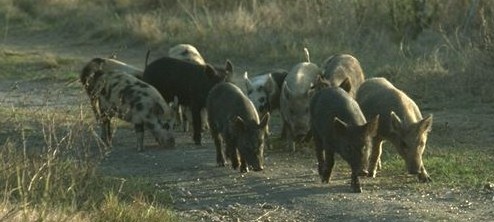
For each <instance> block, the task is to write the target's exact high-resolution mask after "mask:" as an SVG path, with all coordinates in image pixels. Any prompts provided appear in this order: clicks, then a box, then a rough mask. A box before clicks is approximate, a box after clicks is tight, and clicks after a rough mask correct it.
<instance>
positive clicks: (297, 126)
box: [280, 62, 322, 151]
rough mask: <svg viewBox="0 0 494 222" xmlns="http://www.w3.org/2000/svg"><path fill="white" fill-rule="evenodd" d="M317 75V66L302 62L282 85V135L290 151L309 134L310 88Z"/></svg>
mask: <svg viewBox="0 0 494 222" xmlns="http://www.w3.org/2000/svg"><path fill="white" fill-rule="evenodd" d="M319 75H322V70H321V69H320V68H319V67H318V66H317V65H315V64H314V63H309V62H302V63H299V64H297V65H295V66H294V67H293V68H292V69H291V70H290V72H289V73H288V75H287V76H286V78H285V81H284V83H283V86H282V89H281V96H280V113H281V117H282V120H283V126H282V135H283V136H284V137H285V139H286V142H287V145H288V147H289V148H290V150H292V151H295V142H297V141H301V140H302V139H304V138H305V137H306V136H307V135H308V134H309V129H310V126H309V103H310V98H311V97H312V95H313V90H312V89H311V88H312V87H313V85H314V81H315V80H316V77H317V76H319Z"/></svg>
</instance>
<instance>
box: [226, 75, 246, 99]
mask: <svg viewBox="0 0 494 222" xmlns="http://www.w3.org/2000/svg"><path fill="white" fill-rule="evenodd" d="M227 81H228V82H231V83H233V84H234V85H236V86H237V87H238V88H240V90H242V92H243V93H244V94H247V93H248V87H249V85H251V83H250V80H249V76H248V74H247V72H244V74H240V73H237V72H233V73H232V75H230V76H229V77H228V79H227Z"/></svg>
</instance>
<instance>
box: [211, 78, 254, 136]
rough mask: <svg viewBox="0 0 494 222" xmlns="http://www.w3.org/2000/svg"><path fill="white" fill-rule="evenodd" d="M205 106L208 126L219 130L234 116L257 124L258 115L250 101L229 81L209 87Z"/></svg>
mask: <svg viewBox="0 0 494 222" xmlns="http://www.w3.org/2000/svg"><path fill="white" fill-rule="evenodd" d="M206 108H207V111H208V119H209V124H210V127H215V128H216V129H218V130H220V131H221V130H224V129H225V127H227V126H228V123H229V121H230V120H231V119H232V118H234V117H236V116H240V117H241V118H242V119H244V120H246V121H249V122H255V123H256V124H259V116H258V114H257V111H256V110H255V107H254V105H253V104H252V102H251V101H250V100H249V98H247V96H245V95H244V94H243V93H242V91H241V89H240V88H239V87H237V86H235V85H234V84H232V83H229V82H224V83H219V84H217V85H216V86H214V87H213V88H212V89H211V91H210V92H209V95H208V98H207V102H206Z"/></svg>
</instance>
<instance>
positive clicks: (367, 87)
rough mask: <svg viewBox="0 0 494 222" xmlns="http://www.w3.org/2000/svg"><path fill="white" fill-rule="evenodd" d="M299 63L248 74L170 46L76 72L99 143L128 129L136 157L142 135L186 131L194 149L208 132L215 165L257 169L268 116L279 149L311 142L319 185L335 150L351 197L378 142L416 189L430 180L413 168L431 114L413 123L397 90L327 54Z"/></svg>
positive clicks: (418, 164)
mask: <svg viewBox="0 0 494 222" xmlns="http://www.w3.org/2000/svg"><path fill="white" fill-rule="evenodd" d="M304 50H305V60H306V61H303V62H301V63H298V64H296V65H294V66H293V68H292V69H291V70H289V71H286V70H283V69H273V70H270V71H267V72H264V73H260V74H257V75H254V76H251V77H249V76H248V75H247V73H244V74H238V73H236V72H234V67H233V65H232V63H231V62H230V61H226V65H225V66H224V67H217V66H212V65H210V64H208V63H206V62H205V61H204V59H203V58H202V56H201V55H200V53H199V52H198V51H197V49H196V48H195V47H193V46H192V45H189V44H180V45H177V46H174V47H172V48H170V50H169V52H168V56H165V57H162V58H160V59H157V60H155V61H152V62H151V63H149V64H147V63H148V61H147V60H148V58H149V52H148V55H147V58H146V66H145V68H144V70H141V69H139V68H136V67H134V66H132V65H129V64H126V63H124V62H121V61H118V60H116V59H115V58H94V59H92V60H91V61H90V62H89V63H88V64H86V65H85V66H84V68H83V70H82V72H81V75H80V80H81V83H82V84H83V86H84V88H85V90H86V92H87V94H88V96H89V99H90V103H91V106H92V109H93V112H94V114H95V116H96V119H97V121H98V122H99V123H101V130H102V132H101V138H102V140H103V141H104V142H105V143H106V144H107V145H110V144H111V140H112V138H111V137H112V130H111V124H110V120H111V118H112V117H118V118H120V119H122V120H124V121H127V122H130V123H132V124H134V128H135V132H136V135H137V150H138V151H143V147H144V144H143V141H144V130H145V129H146V130H149V131H150V132H151V133H152V134H153V136H154V137H155V138H156V140H157V142H158V143H159V144H160V146H163V147H173V146H175V137H174V131H175V130H179V129H180V130H184V131H188V127H189V124H192V131H193V141H194V143H195V144H197V145H200V144H201V133H202V132H203V130H209V132H210V133H211V136H212V138H213V140H214V144H215V147H216V162H217V164H218V166H225V165H226V164H227V161H226V160H227V159H228V160H230V162H231V166H232V167H233V168H234V169H239V170H240V172H247V171H248V170H249V169H250V170H254V171H260V170H263V149H264V147H265V146H266V147H269V146H270V144H269V139H268V137H269V135H270V132H269V128H268V125H269V120H270V113H272V112H274V111H278V112H279V113H280V114H281V118H282V121H283V122H282V132H280V133H281V137H282V138H284V140H285V141H286V147H287V149H291V150H294V149H295V146H296V145H297V144H298V143H299V142H301V141H309V140H312V141H313V142H314V145H315V151H316V157H317V161H318V173H319V176H320V178H321V180H322V182H323V183H328V182H329V178H330V175H331V171H332V169H333V166H334V162H335V160H334V159H335V157H334V155H335V153H338V154H339V155H340V156H341V157H342V158H343V159H344V160H345V161H346V162H348V164H349V165H350V167H351V189H352V191H353V192H361V191H362V188H361V185H360V181H359V176H369V177H375V176H376V171H377V170H379V169H380V167H381V161H380V156H381V152H382V143H383V141H384V140H387V141H390V142H391V143H392V144H393V145H394V147H395V148H396V150H397V151H398V153H399V155H400V156H401V157H402V158H403V159H404V160H405V164H406V167H407V170H408V173H410V174H417V175H418V180H419V181H420V182H430V181H432V180H431V178H430V176H429V175H428V174H427V171H426V170H425V167H424V164H423V162H422V154H423V152H424V149H425V146H426V141H427V135H428V132H429V131H430V129H431V125H432V116H431V115H429V116H427V117H425V118H423V117H422V115H421V113H420V110H419V108H418V107H417V105H416V104H415V103H414V101H413V100H412V99H410V98H409V97H408V96H407V95H406V94H405V93H404V92H402V91H401V90H399V89H397V88H396V87H395V86H393V85H392V84H391V83H390V82H389V81H388V80H386V79H385V78H369V79H365V77H364V73H363V71H362V68H361V66H360V63H359V61H358V60H357V59H356V58H355V57H353V56H351V55H348V54H338V55H333V56H331V57H329V58H328V59H326V60H325V61H324V62H323V64H322V65H321V66H318V65H316V64H315V63H312V62H310V58H309V52H308V51H307V49H304Z"/></svg>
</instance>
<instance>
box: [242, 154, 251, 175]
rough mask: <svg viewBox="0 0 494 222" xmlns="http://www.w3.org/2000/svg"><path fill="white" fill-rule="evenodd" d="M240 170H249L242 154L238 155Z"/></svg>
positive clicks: (244, 171)
mask: <svg viewBox="0 0 494 222" xmlns="http://www.w3.org/2000/svg"><path fill="white" fill-rule="evenodd" d="M240 172H241V173H247V172H249V169H248V168H247V163H246V162H245V158H243V157H242V156H241V157H240Z"/></svg>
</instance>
